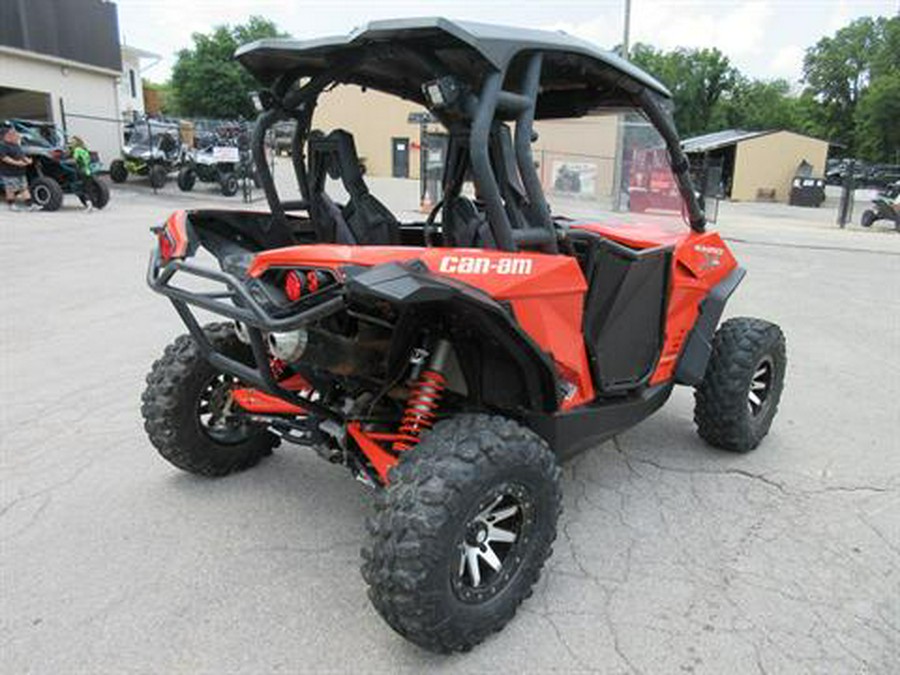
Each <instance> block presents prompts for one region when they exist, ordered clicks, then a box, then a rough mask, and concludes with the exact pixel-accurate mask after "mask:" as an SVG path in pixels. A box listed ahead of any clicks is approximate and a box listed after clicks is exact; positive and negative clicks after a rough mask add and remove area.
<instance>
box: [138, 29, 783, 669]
mask: <svg viewBox="0 0 900 675" xmlns="http://www.w3.org/2000/svg"><path fill="white" fill-rule="evenodd" d="M237 58H238V59H239V61H240V62H241V63H242V64H243V65H244V66H245V67H246V68H247V69H248V70H249V71H250V72H251V73H252V74H253V75H254V76H255V77H256V78H257V79H258V80H259V81H260V82H261V84H262V85H263V86H264V87H265V89H264V90H262V91H261V92H260V93H259V103H260V107H261V108H263V112H262V113H261V114H260V117H259V120H258V123H257V125H256V128H255V131H254V137H253V152H254V155H255V158H256V164H257V168H258V170H259V172H260V174H261V179H262V183H263V188H264V190H265V192H266V196H267V198H268V201H269V205H270V207H271V213H270V214H269V213H265V214H263V213H240V212H228V211H190V212H177V213H175V214H173V215H172V216H171V217H170V218H169V219H168V220H167V221H166V222H165V223H163V224H161V225H159V226H158V227H156V228H155V232H156V235H157V243H156V246H155V247H154V249H153V251H152V254H151V259H150V263H149V269H148V282H149V284H150V286H151V287H152V288H153V290H155V291H157V292H158V293H161V294H162V295H164V296H166V297H168V298H169V299H170V300H171V302H172V303H173V305H174V307H175V309H176V310H177V312H178V313H179V315H180V316H181V318H182V320H183V321H184V322H185V324H186V325H187V328H188V334H187V335H184V336H182V337H179V338H178V339H177V340H175V342H174V343H173V344H171V345H170V346H169V347H167V348H166V350H165V352H164V353H163V355H162V357H161V358H160V359H159V360H158V361H156V363H154V364H153V368H152V370H151V372H150V374H149V376H148V378H147V388H146V391H145V393H144V395H143V406H142V412H143V416H144V419H145V426H146V430H147V432H148V434H149V437H150V440H151V442H152V443H153V445H154V446H155V447H156V448H157V450H158V451H159V452H160V454H162V456H163V457H164V458H166V459H167V460H168V461H169V462H171V463H172V464H174V465H175V466H177V467H179V468H181V469H183V470H186V471H189V472H192V473H196V474H201V475H205V476H222V475H225V474H228V473H231V472H235V471H240V470H242V469H247V468H249V467H252V466H254V465H255V464H257V463H258V462H259V461H260V460H261V459H262V458H264V457H265V456H266V455H268V454H269V453H270V452H271V450H272V448H273V447H274V446H275V445H277V444H278V443H279V441H281V440H284V441H291V442H296V443H299V444H306V445H309V446H312V447H314V448H315V449H316V451H317V452H318V453H319V454H321V455H322V456H324V457H325V458H327V459H328V460H330V461H332V462H334V463H336V464H340V465H344V466H346V467H348V468H349V469H350V470H351V471H352V472H353V474H354V475H355V476H356V477H357V478H358V479H359V480H361V481H363V482H364V483H366V484H369V485H371V486H374V487H375V488H376V493H377V494H376V498H375V513H374V515H373V517H372V518H371V519H370V521H369V523H368V526H369V527H368V529H369V541H368V543H367V544H366V546H365V548H364V550H363V566H362V572H363V576H364V578H365V580H366V582H367V583H368V585H369V597H370V599H371V601H372V603H373V605H374V606H375V608H376V609H377V611H378V612H379V613H380V614H381V616H382V617H383V618H384V619H385V620H386V621H387V622H388V623H389V624H390V625H391V627H393V628H394V629H395V630H396V631H397V632H399V633H400V634H401V635H403V636H405V637H406V638H408V639H409V640H411V641H413V642H415V643H417V644H419V645H421V646H423V647H425V648H427V649H431V650H434V651H440V652H447V651H453V650H466V649H469V648H471V647H472V646H473V645H475V644H477V643H479V642H481V641H482V640H483V639H485V637H487V636H488V635H489V634H490V633H492V632H494V631H497V630H499V629H500V628H502V627H503V626H504V625H505V624H506V623H507V622H508V621H509V620H510V619H511V618H512V617H513V615H514V613H515V611H516V608H517V607H518V606H519V604H520V603H521V602H522V601H523V600H524V599H525V598H526V597H528V595H529V594H530V593H531V589H532V586H533V585H534V583H535V582H536V580H537V579H538V575H539V574H540V571H541V568H542V566H543V565H544V562H545V560H546V559H547V558H548V556H549V555H550V553H551V546H552V543H553V541H554V539H555V537H556V527H557V518H558V516H559V513H560V510H561V493H560V490H561V487H560V470H559V462H560V461H561V460H563V459H565V458H566V457H569V456H571V455H572V454H573V453H576V452H578V451H580V450H584V449H586V448H589V447H591V446H593V445H596V444H597V443H599V442H601V441H603V440H604V439H608V438H610V437H612V436H613V435H614V434H617V433H619V432H621V431H623V430H625V429H628V428H629V427H631V426H632V425H634V424H636V423H637V422H639V421H641V420H642V419H644V418H645V417H647V416H648V415H650V414H651V413H652V412H654V411H655V410H656V409H658V408H659V407H660V406H661V405H662V404H663V403H664V402H665V401H666V399H667V398H668V397H669V394H670V393H671V391H672V389H673V387H674V386H675V385H676V384H682V385H686V386H692V387H695V388H696V408H695V419H696V423H697V426H698V429H699V433H700V435H701V436H702V437H703V438H704V439H705V440H706V441H708V442H709V443H711V444H712V445H715V446H717V447H720V448H725V449H728V450H733V451H738V452H743V451H749V450H751V449H753V448H755V447H756V446H757V445H758V444H759V442H760V441H761V440H762V438H763V437H764V436H765V435H766V433H767V432H768V430H769V427H770V424H771V422H772V418H773V417H774V415H775V412H776V408H777V406H778V402H779V397H780V395H781V391H782V385H783V382H784V376H785V364H786V358H785V342H784V337H783V335H782V333H781V331H780V329H779V328H778V327H777V326H776V325H774V324H772V323H768V322H766V321H763V320H760V319H751V318H735V319H729V320H728V321H726V322H724V323H723V324H722V325H721V326H719V325H718V324H719V319H720V317H721V314H722V312H723V308H724V305H725V303H726V300H727V299H728V297H729V295H730V294H731V293H732V291H733V290H734V289H735V287H736V286H737V285H738V283H739V282H740V281H741V278H742V277H743V276H744V271H743V270H742V269H741V268H740V267H739V266H738V264H737V262H736V261H735V258H734V256H733V255H732V253H731V252H730V251H729V249H728V247H727V246H726V245H725V243H724V242H723V241H722V239H721V238H720V237H719V236H718V235H717V234H715V233H713V232H709V231H707V229H706V221H705V218H704V214H703V211H702V208H701V205H700V204H699V203H698V199H697V197H696V195H695V193H694V191H693V188H692V185H691V181H690V178H689V175H688V171H689V166H688V162H687V160H686V158H685V156H684V154H683V153H682V151H681V149H680V146H679V140H678V136H677V134H676V131H675V128H674V126H673V123H672V120H671V117H670V114H669V112H668V107H669V102H670V101H669V99H670V94H669V92H668V91H667V90H666V89H665V88H664V87H663V86H662V85H661V84H659V83H658V82H657V81H656V80H654V79H653V78H652V77H650V76H649V75H647V74H646V73H644V72H642V71H641V70H639V69H638V68H636V67H634V66H633V65H631V64H630V63H628V62H626V61H624V60H622V59H620V58H618V57H616V56H614V55H611V54H609V53H606V52H603V51H600V50H598V49H596V48H594V47H593V46H591V45H590V44H588V43H585V42H582V41H580V40H577V39H574V38H571V37H568V36H566V35H563V34H557V33H549V32H542V31H532V30H523V29H513V28H503V27H497V26H487V25H481V24H471V23H456V22H451V21H447V20H444V19H411V20H401V21H384V22H376V23H372V24H369V25H368V26H366V27H365V28H363V29H360V30H358V31H356V32H354V33H352V34H351V35H349V36H347V37H340V38H329V39H323V40H315V41H312V42H297V41H292V40H263V41H260V42H256V43H253V44H251V45H248V46H245V47H243V48H241V49H240V50H239V51H238V55H237ZM336 84H352V85H359V86H362V87H365V88H367V89H373V90H377V91H380V92H384V93H387V94H391V95H395V96H399V97H402V98H404V99H407V100H409V101H413V102H416V103H418V104H420V105H423V106H425V107H427V109H428V110H429V111H430V113H431V114H432V115H433V116H434V118H435V119H437V120H439V121H440V123H441V124H442V125H443V126H444V127H445V129H446V132H447V134H448V150H447V155H446V164H445V171H444V177H443V198H442V199H441V200H440V201H439V202H438V203H437V204H436V205H435V207H434V209H433V210H432V212H431V213H430V214H429V215H428V217H427V219H424V220H423V221H421V222H403V223H401V222H398V220H397V218H396V217H395V216H394V214H393V213H391V211H390V210H388V209H387V208H386V207H385V205H384V204H382V203H381V202H380V201H379V200H378V199H377V198H376V197H375V196H374V195H373V194H372V193H370V192H369V190H368V188H367V185H366V183H365V181H364V180H363V178H362V176H361V174H360V171H359V161H358V157H357V155H356V150H355V144H354V138H353V136H352V135H351V133H349V132H348V131H346V130H342V129H332V130H321V129H317V128H316V127H315V119H316V118H315V108H316V102H317V100H318V99H319V96H320V94H323V93H324V92H326V90H328V89H329V88H331V87H333V86H334V85H336ZM326 95H327V93H326ZM604 111H620V112H623V111H624V112H628V113H629V114H631V115H641V116H642V117H643V118H644V119H645V124H646V125H647V127H648V128H650V129H655V130H656V137H657V139H658V142H659V143H661V144H662V147H665V148H667V149H668V154H669V157H670V160H671V168H672V171H673V175H674V178H675V181H676V183H677V186H678V190H679V192H680V194H681V196H682V199H683V204H684V206H683V214H679V215H683V220H682V219H681V218H680V217H679V222H678V223H677V225H676V226H674V227H672V226H665V225H664V224H662V218H661V217H660V216H658V215H653V214H650V213H647V214H641V215H640V216H635V217H634V218H635V219H636V220H630V219H626V218H624V217H621V218H620V217H618V216H617V218H616V220H611V221H610V222H587V221H575V220H570V219H566V218H563V217H559V216H555V215H553V214H551V212H550V209H549V208H548V205H547V202H546V201H545V198H544V194H543V192H542V184H541V179H540V175H539V173H538V171H537V169H536V167H535V161H534V157H533V155H532V142H533V138H534V121H535V120H550V119H562V118H580V117H583V116H586V115H593V114H600V113H602V112H604ZM284 120H294V121H295V123H296V126H295V134H294V137H293V140H292V165H293V170H294V173H295V174H296V180H297V185H298V189H299V192H300V193H301V197H302V198H301V199H299V200H294V201H282V200H281V199H280V198H279V195H278V193H277V191H276V188H275V184H274V182H273V180H272V176H271V172H270V170H269V168H268V166H267V164H266V162H265V161H264V140H265V135H266V130H267V129H268V128H270V127H271V126H272V125H274V124H277V123H278V122H279V121H284ZM613 126H614V125H613ZM329 175H330V176H332V177H333V178H338V179H339V180H340V181H341V182H342V183H343V186H344V189H345V191H346V194H347V195H348V197H347V199H346V201H345V202H344V203H337V202H335V201H334V200H333V199H332V198H331V197H330V196H329V195H328V193H327V191H326V186H327V183H326V176H329ZM585 175H587V174H585ZM591 180H592V181H593V180H594V178H591ZM598 180H599V179H598ZM470 183H471V185H470ZM550 185H551V186H552V182H551V183H550ZM586 189H587V183H586V182H585V183H583V184H582V185H581V190H582V191H583V190H586ZM624 215H628V214H624ZM637 219H640V220H637ZM200 248H204V249H206V250H207V251H209V252H210V253H212V255H213V256H214V257H215V258H216V259H217V261H218V268H214V267H211V266H209V265H202V264H199V263H198V262H196V261H194V260H192V257H193V256H194V255H195V253H197V251H198V250H199V249H200ZM198 278H199V279H202V280H204V282H205V283H206V284H207V285H208V284H210V283H212V284H213V285H214V286H217V287H218V289H217V290H205V291H201V290H195V288H196V284H193V286H192V285H191V284H190V283H186V282H191V281H193V280H196V279H198ZM196 309H201V310H205V311H211V312H213V313H215V314H218V315H219V316H221V317H222V319H223V321H221V322H219V323H213V324H209V325H206V326H201V325H200V324H199V322H198V320H197V318H196V317H195V310H196ZM717 327H718V329H717Z"/></svg>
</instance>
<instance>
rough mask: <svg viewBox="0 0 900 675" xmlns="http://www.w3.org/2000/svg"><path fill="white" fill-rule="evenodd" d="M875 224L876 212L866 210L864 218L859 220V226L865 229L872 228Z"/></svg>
mask: <svg viewBox="0 0 900 675" xmlns="http://www.w3.org/2000/svg"><path fill="white" fill-rule="evenodd" d="M874 222H875V212H874V211H873V210H872V209H866V210H865V211H863V213H862V217H861V218H860V219H859V224H860V225H862V226H863V227H872V223H874Z"/></svg>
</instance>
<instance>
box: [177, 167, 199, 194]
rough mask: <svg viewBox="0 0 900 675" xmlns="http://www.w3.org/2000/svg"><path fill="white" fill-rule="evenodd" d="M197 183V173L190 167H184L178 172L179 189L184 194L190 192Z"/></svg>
mask: <svg viewBox="0 0 900 675" xmlns="http://www.w3.org/2000/svg"><path fill="white" fill-rule="evenodd" d="M196 182H197V172H196V171H194V170H193V169H192V168H190V167H184V168H183V169H182V170H181V171H179V172H178V189H179V190H181V191H182V192H190V191H191V190H193V189H194V183H196Z"/></svg>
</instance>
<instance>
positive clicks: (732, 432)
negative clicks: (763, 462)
mask: <svg viewBox="0 0 900 675" xmlns="http://www.w3.org/2000/svg"><path fill="white" fill-rule="evenodd" d="M786 367H787V353H786V348H785V340H784V334H783V333H782V332H781V329H780V328H779V327H778V326H776V325H775V324H773V323H769V322H768V321H763V320H762V319H751V318H746V317H741V318H736V319H729V320H728V321H726V322H725V323H723V324H722V325H721V326H720V327H719V330H717V331H716V335H715V338H714V339H713V348H712V354H711V355H710V358H709V363H708V364H707V366H706V373H705V374H704V376H703V381H702V382H701V383H700V385H699V386H698V387H697V389H696V391H695V393H694V422H695V423H696V424H697V432H698V433H699V434H700V436H701V437H702V438H703V439H704V440H706V441H707V442H708V443H710V444H711V445H714V446H716V447H717V448H722V449H723V450H731V451H733V452H748V451H750V450H753V449H754V448H755V447H756V446H758V445H759V443H760V441H761V440H762V439H763V437H764V436H765V435H766V434H767V433H768V432H769V427H771V426H772V420H773V419H774V417H775V413H776V412H777V411H778V402H779V401H780V400H781V392H782V390H783V388H784V376H785V369H786Z"/></svg>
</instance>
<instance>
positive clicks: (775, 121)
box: [712, 76, 804, 131]
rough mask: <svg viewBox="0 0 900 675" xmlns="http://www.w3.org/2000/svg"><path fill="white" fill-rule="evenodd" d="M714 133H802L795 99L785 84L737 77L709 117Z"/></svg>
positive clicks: (785, 81) (789, 87)
mask: <svg viewBox="0 0 900 675" xmlns="http://www.w3.org/2000/svg"><path fill="white" fill-rule="evenodd" d="M712 122H713V126H714V127H716V128H718V129H727V128H735V129H750V130H754V131H761V130H763V129H788V130H791V131H804V129H803V124H802V122H801V121H800V119H799V111H798V105H797V99H796V98H794V97H792V96H791V86H790V84H788V82H787V80H772V81H765V80H750V79H747V78H745V77H743V76H741V77H738V78H737V79H736V81H735V83H734V86H733V87H732V88H731V90H730V91H728V92H726V93H725V94H724V95H723V96H722V97H721V98H720V100H719V103H718V104H717V105H716V107H715V110H714V112H713V117H712Z"/></svg>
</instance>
